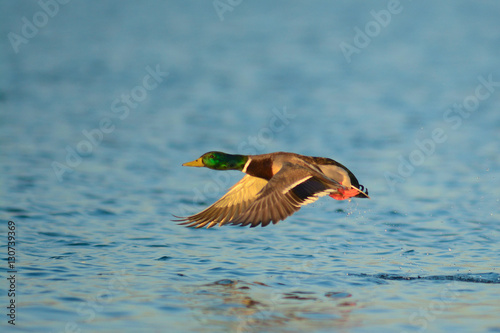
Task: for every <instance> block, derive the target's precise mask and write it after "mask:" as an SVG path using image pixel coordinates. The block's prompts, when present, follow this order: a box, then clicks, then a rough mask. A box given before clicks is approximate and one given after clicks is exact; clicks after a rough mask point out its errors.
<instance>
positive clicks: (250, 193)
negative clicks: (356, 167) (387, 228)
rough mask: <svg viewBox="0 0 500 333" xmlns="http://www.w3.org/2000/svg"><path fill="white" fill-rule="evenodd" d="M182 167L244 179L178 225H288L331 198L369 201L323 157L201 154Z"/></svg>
mask: <svg viewBox="0 0 500 333" xmlns="http://www.w3.org/2000/svg"><path fill="white" fill-rule="evenodd" d="M183 166H189V167H206V168H209V169H213V170H240V171H242V172H244V173H246V175H245V176H244V177H243V178H242V179H241V180H240V181H239V182H237V183H236V184H235V185H234V186H233V187H231V188H230V189H229V191H228V192H227V193H226V194H225V195H224V196H223V197H222V198H220V199H219V200H217V201H216V202H215V203H214V204H212V205H211V206H210V207H208V208H206V209H205V210H203V211H201V212H199V213H198V214H194V215H191V216H188V217H178V216H175V217H177V218H178V219H177V220H174V221H177V222H182V223H180V224H181V225H187V226H188V227H196V228H201V227H204V226H206V227H207V228H210V227H213V226H214V225H216V224H219V226H223V225H225V224H235V225H241V226H246V225H250V227H256V226H258V225H262V226H263V227H265V226H267V225H269V223H270V222H273V224H276V223H278V222H279V221H281V220H284V219H285V218H287V217H288V216H290V215H292V214H293V213H295V212H296V211H298V210H299V209H300V207H301V206H304V205H307V204H309V203H311V202H314V201H316V200H317V199H318V198H319V197H321V196H325V195H329V196H330V197H332V198H333V199H336V200H345V199H349V198H352V197H358V198H369V197H368V190H367V189H365V188H364V187H363V186H362V185H360V184H359V182H358V180H357V179H356V177H355V176H354V174H353V173H352V172H351V171H350V170H349V169H347V168H346V167H345V166H343V165H342V164H340V163H338V162H336V161H334V160H332V159H329V158H325V157H312V156H303V155H299V154H295V153H285V152H277V153H270V154H262V155H232V154H226V153H222V152H218V151H211V152H208V153H205V154H203V155H202V156H201V157H200V158H198V159H196V160H194V161H192V162H187V163H184V164H183Z"/></svg>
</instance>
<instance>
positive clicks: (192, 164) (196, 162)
mask: <svg viewBox="0 0 500 333" xmlns="http://www.w3.org/2000/svg"><path fill="white" fill-rule="evenodd" d="M182 166H189V167H203V166H205V165H204V164H203V161H202V160H201V157H200V158H199V159H197V160H194V161H191V162H187V163H184V164H183V165H182Z"/></svg>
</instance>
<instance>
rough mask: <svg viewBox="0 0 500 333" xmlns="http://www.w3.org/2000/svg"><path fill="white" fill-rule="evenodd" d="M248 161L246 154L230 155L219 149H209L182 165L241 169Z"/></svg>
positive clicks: (217, 168)
mask: <svg viewBox="0 0 500 333" xmlns="http://www.w3.org/2000/svg"><path fill="white" fill-rule="evenodd" d="M247 161H248V156H246V155H231V154H226V153H222V152H220V151H209V152H208V153H205V154H203V155H201V157H200V158H198V159H197V160H194V161H192V162H187V163H184V164H183V166H190V167H206V168H209V169H214V170H240V171H241V170H243V167H244V166H245V163H246V162H247Z"/></svg>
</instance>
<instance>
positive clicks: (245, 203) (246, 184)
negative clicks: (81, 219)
mask: <svg viewBox="0 0 500 333" xmlns="http://www.w3.org/2000/svg"><path fill="white" fill-rule="evenodd" d="M267 183H268V181H267V180H265V179H262V178H257V177H253V176H250V175H245V176H244V177H243V178H242V179H241V180H240V181H239V182H237V183H236V184H234V186H233V187H231V188H230V189H229V191H228V192H227V193H226V194H225V195H224V196H223V197H222V198H220V199H219V200H217V201H216V202H215V203H213V204H212V205H211V206H209V207H208V208H206V209H204V210H202V211H201V212H199V213H197V214H194V215H191V216H187V217H180V218H179V219H177V220H175V221H177V222H182V223H179V224H181V225H186V226H188V227H196V228H201V227H204V226H207V228H211V227H213V226H214V225H216V224H219V225H220V226H221V225H224V224H225V223H226V222H228V221H230V220H232V219H234V218H237V217H238V216H239V215H241V213H243V212H244V211H246V209H247V208H248V207H249V206H250V205H251V204H252V203H253V202H254V201H255V199H256V198H257V194H258V193H259V192H260V191H261V190H262V188H264V187H265V186H266V185H267Z"/></svg>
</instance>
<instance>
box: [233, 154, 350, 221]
mask: <svg viewBox="0 0 500 333" xmlns="http://www.w3.org/2000/svg"><path fill="white" fill-rule="evenodd" d="M341 187H343V186H342V185H340V184H339V183H338V182H337V181H335V180H333V179H330V178H327V177H325V176H324V175H323V174H321V173H319V172H317V171H315V170H313V169H310V168H307V167H304V166H298V165H295V164H290V163H287V164H285V165H284V166H283V167H282V168H281V170H280V171H279V172H278V173H277V174H275V175H274V176H273V178H271V180H270V181H269V182H268V184H267V185H266V186H265V187H264V188H262V190H261V191H260V192H259V193H258V195H257V198H256V199H255V200H254V201H253V203H251V204H250V205H249V206H248V208H247V209H246V211H244V212H243V213H242V214H240V215H239V216H237V217H235V218H234V219H231V220H230V221H229V223H231V224H237V225H241V226H246V225H249V224H251V227H256V226H258V225H260V224H261V225H262V226H263V227H264V226H267V225H269V223H271V222H273V223H274V224H276V223H278V222H279V221H281V220H284V219H285V218H287V217H288V216H290V215H292V214H293V213H295V212H296V211H298V210H299V209H300V207H301V206H304V205H307V204H309V203H311V202H314V201H316V200H317V199H318V198H319V197H320V196H324V195H327V194H329V193H332V192H335V191H337V189H338V188H341Z"/></svg>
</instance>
